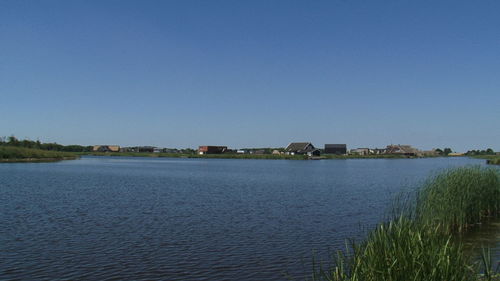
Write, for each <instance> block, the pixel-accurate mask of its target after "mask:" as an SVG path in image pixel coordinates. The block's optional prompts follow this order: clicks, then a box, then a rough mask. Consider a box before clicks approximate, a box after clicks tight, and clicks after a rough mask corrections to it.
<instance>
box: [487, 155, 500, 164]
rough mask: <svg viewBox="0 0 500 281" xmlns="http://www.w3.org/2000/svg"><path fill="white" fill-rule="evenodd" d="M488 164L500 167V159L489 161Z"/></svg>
mask: <svg viewBox="0 0 500 281" xmlns="http://www.w3.org/2000/svg"><path fill="white" fill-rule="evenodd" d="M486 162H487V163H488V164H490V165H500V157H496V158H491V159H488V160H486Z"/></svg>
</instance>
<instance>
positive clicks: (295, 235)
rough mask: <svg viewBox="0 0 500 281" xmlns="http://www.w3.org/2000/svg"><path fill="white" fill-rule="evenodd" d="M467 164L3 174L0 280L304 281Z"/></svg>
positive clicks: (122, 163) (65, 167)
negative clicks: (322, 260)
mask: <svg viewBox="0 0 500 281" xmlns="http://www.w3.org/2000/svg"><path fill="white" fill-rule="evenodd" d="M467 164H484V160H475V159H468V158H436V159H398V160H394V159H388V160H384V159H373V160H359V159H353V160H330V161H285V160H234V159H228V160H216V159H203V160H199V159H152V158H105V157H85V158H83V159H81V160H76V161H63V162H58V163H32V164H26V163H15V164H1V165H0V203H1V204H0V225H1V227H0V279H25V280H32V279H38V280H43V279H46V280H53V279H80V280H82V279H88V280H119V279H134V280H141V279H142V280H285V279H286V278H285V277H284V273H288V274H290V275H292V276H294V277H296V278H297V280H301V277H303V275H304V274H307V273H308V272H309V271H310V268H311V265H310V261H311V255H312V251H313V250H315V251H316V252H317V255H318V256H324V255H325V254H327V253H328V252H329V251H330V250H335V249H339V248H341V247H343V245H344V241H345V239H346V238H351V237H359V236H360V235H361V234H362V233H363V230H362V227H361V226H364V227H366V226H370V225H373V224H375V223H377V222H379V221H380V220H382V219H383V218H384V215H385V214H386V211H387V208H388V206H389V205H390V202H391V200H392V199H393V197H394V196H395V195H396V194H399V193H401V192H403V191H405V190H411V189H412V188H415V186H417V185H418V184H419V183H420V182H422V181H423V180H424V179H425V178H426V177H427V176H428V175H430V174H432V173H433V172H436V171H437V170H440V169H443V168H447V167H451V166H463V165H467Z"/></svg>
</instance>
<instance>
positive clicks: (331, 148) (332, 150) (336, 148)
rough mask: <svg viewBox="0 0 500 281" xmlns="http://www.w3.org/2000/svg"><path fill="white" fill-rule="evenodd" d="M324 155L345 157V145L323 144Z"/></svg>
mask: <svg viewBox="0 0 500 281" xmlns="http://www.w3.org/2000/svg"><path fill="white" fill-rule="evenodd" d="M325 153H326V154H337V155H345V154H347V145H346V144H325Z"/></svg>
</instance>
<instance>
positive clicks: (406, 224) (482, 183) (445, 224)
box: [312, 167, 500, 281]
mask: <svg viewBox="0 0 500 281" xmlns="http://www.w3.org/2000/svg"><path fill="white" fill-rule="evenodd" d="M409 198H410V199H408V200H407V201H405V202H404V204H398V205H401V206H397V208H395V209H398V210H399V211H398V212H397V213H395V214H394V215H393V216H392V219H390V220H389V221H388V222H385V223H381V224H379V225H378V226H377V227H376V228H375V229H374V230H372V231H371V232H369V233H368V235H367V237H366V239H365V240H364V241H363V242H360V243H355V242H352V244H351V245H349V246H348V247H346V250H344V251H339V252H338V253H337V254H336V255H335V256H334V257H333V258H332V261H331V262H332V264H331V265H328V266H325V265H320V266H317V267H316V268H315V269H314V273H313V276H312V279H313V280H332V281H388V280H392V281H396V280H422V281H423V280H427V281H448V280H455V281H459V280H462V281H469V280H470V281H473V280H474V281H479V280H500V278H499V276H498V275H495V273H494V272H493V271H492V264H491V258H490V255H489V252H487V251H485V252H484V254H483V259H482V261H480V262H478V261H475V260H474V259H473V258H472V257H470V256H469V255H468V254H466V253H465V251H464V248H463V246H462V244H461V242H460V241H459V239H454V238H455V237H456V235H457V234H460V233H464V232H466V231H467V230H468V229H470V228H471V227H474V225H475V224H477V223H481V222H483V221H484V220H487V219H489V218H491V217H497V216H498V215H499V211H500V175H499V172H498V170H497V169H492V168H481V167H464V168H458V169H453V170H447V171H444V172H442V173H440V174H438V175H436V176H434V177H432V178H430V179H429V180H428V181H427V182H425V184H424V185H423V186H422V187H421V188H420V189H419V190H418V191H417V192H416V194H413V195H412V196H409Z"/></svg>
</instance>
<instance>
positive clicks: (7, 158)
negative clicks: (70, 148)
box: [0, 146, 78, 162]
mask: <svg viewBox="0 0 500 281" xmlns="http://www.w3.org/2000/svg"><path fill="white" fill-rule="evenodd" d="M76 158H78V156H77V155H76V154H74V153H70V152H61V151H49V150H42V149H32V148H25V147H15V146H0V162H50V161H60V160H72V159H76Z"/></svg>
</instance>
